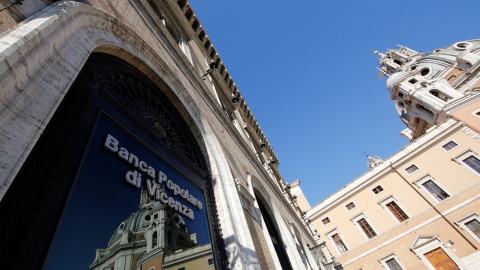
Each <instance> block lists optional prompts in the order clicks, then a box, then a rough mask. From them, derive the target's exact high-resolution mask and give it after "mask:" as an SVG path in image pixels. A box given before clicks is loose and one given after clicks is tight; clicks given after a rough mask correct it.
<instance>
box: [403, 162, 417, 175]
mask: <svg viewBox="0 0 480 270" xmlns="http://www.w3.org/2000/svg"><path fill="white" fill-rule="evenodd" d="M417 170H418V167H417V166H415V164H413V165H411V166H410V167H408V168H406V169H405V171H406V172H407V173H408V174H412V173H414V172H416V171H417Z"/></svg>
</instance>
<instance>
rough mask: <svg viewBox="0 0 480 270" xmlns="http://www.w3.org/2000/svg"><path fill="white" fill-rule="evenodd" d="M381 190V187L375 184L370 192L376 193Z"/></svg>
mask: <svg viewBox="0 0 480 270" xmlns="http://www.w3.org/2000/svg"><path fill="white" fill-rule="evenodd" d="M382 191H383V187H382V186H380V185H378V186H376V187H375V188H374V189H372V192H373V193H374V194H375V195H377V194H378V193H380V192H382Z"/></svg>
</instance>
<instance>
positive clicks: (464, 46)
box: [453, 42, 472, 50]
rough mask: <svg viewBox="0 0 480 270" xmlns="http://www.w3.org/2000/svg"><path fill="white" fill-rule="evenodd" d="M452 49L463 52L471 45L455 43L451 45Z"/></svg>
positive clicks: (468, 43)
mask: <svg viewBox="0 0 480 270" xmlns="http://www.w3.org/2000/svg"><path fill="white" fill-rule="evenodd" d="M453 47H454V48H455V49H457V50H465V49H468V48H470V47H472V43H470V42H457V43H455V44H453Z"/></svg>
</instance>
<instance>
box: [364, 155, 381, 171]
mask: <svg viewBox="0 0 480 270" xmlns="http://www.w3.org/2000/svg"><path fill="white" fill-rule="evenodd" d="M363 153H365V152H363ZM365 155H366V156H367V158H368V162H367V166H368V167H369V168H370V169H373V168H374V167H376V166H377V165H379V164H381V163H382V162H383V159H381V158H379V157H377V156H375V157H371V156H369V155H368V154H367V153H365Z"/></svg>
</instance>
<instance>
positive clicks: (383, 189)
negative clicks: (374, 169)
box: [370, 184, 385, 196]
mask: <svg viewBox="0 0 480 270" xmlns="http://www.w3.org/2000/svg"><path fill="white" fill-rule="evenodd" d="M377 187H381V188H382V191H380V192H378V193H377V194H375V191H373V190H374V189H376V188H377ZM370 191H372V193H373V195H374V196H378V195H380V194H382V193H383V192H384V191H385V188H384V187H383V186H382V185H380V184H378V185H376V186H375V187H374V188H372V189H370Z"/></svg>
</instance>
